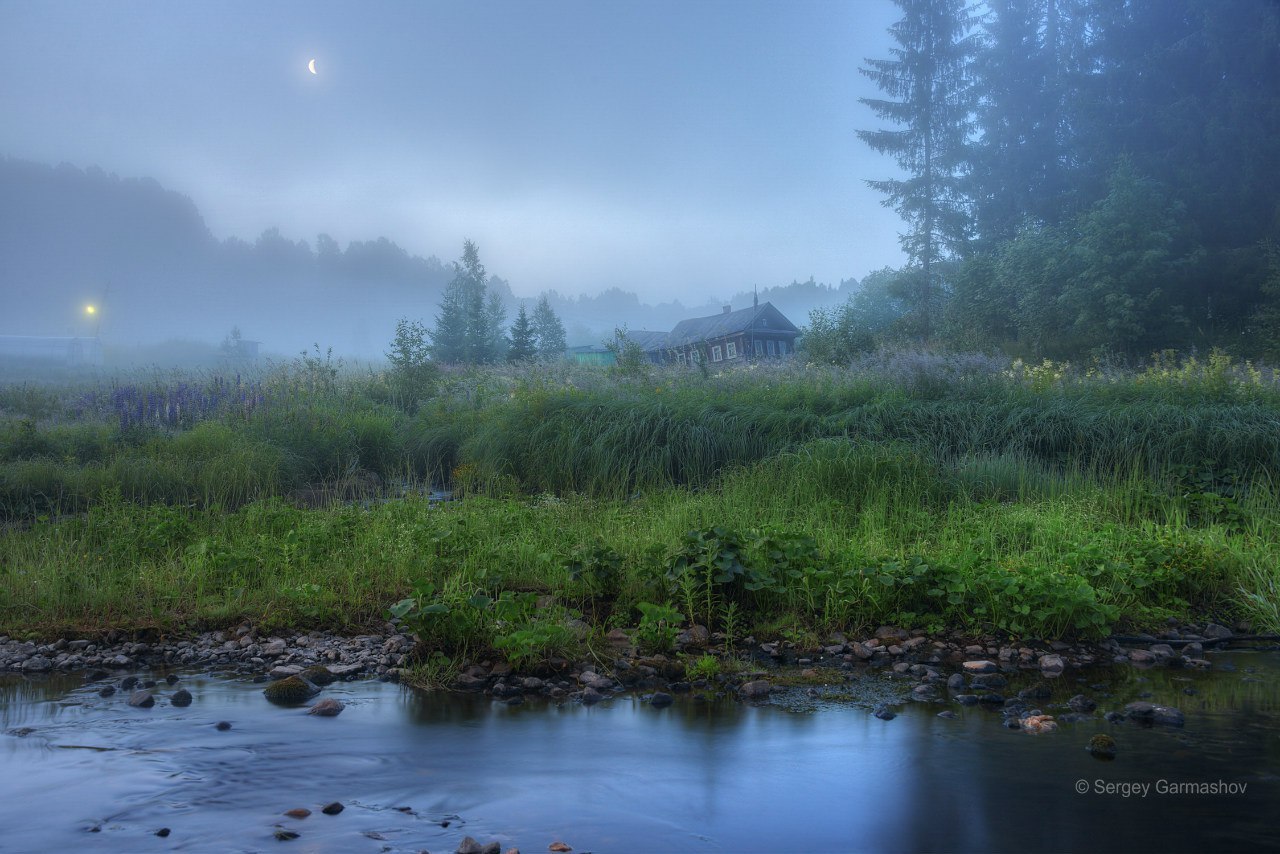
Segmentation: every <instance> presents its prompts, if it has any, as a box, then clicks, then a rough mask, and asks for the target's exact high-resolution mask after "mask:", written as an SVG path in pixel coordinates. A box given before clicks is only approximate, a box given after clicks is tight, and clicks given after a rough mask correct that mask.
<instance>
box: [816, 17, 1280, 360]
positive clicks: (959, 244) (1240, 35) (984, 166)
mask: <svg viewBox="0 0 1280 854" xmlns="http://www.w3.org/2000/svg"><path fill="white" fill-rule="evenodd" d="M895 3H896V4H897V5H898V7H899V8H900V9H901V11H902V18H901V19H900V20H899V21H898V22H897V23H895V24H894V25H893V27H891V29H890V33H891V35H892V36H893V39H894V43H895V45H894V47H893V48H892V49H891V51H890V54H891V55H890V57H889V58H882V59H868V60H867V61H866V66H865V67H864V68H863V69H862V71H863V73H864V74H866V75H867V76H868V77H869V78H870V79H872V80H873V81H874V82H875V83H876V84H877V86H878V87H879V89H880V91H881V93H882V95H883V97H881V98H868V99H864V102H865V103H866V104H867V105H868V106H869V107H870V108H871V109H872V111H873V112H874V113H875V114H876V115H877V116H878V117H879V118H881V119H882V120H884V121H885V123H886V127H884V128H881V129H875V130H866V131H860V132H859V136H860V138H861V139H862V141H864V142H865V143H867V144H868V145H870V146H871V147H872V148H874V149H875V150H877V151H879V152H881V153H884V154H887V155H890V156H892V157H893V158H894V160H895V161H896V163H897V165H898V166H899V167H900V169H901V172H902V173H903V174H902V177H899V178H892V179H886V180H872V181H869V182H868V183H869V184H870V185H871V186H872V187H874V188H876V189H878V190H880V191H881V192H882V193H883V194H884V204H885V205H886V206H888V207H890V208H892V209H893V210H895V211H896V212H897V213H898V214H899V216H900V217H901V218H902V220H903V222H904V226H905V227H904V230H903V232H902V234H901V242H902V248H903V250H904V253H905V254H906V257H907V264H906V265H905V266H904V267H903V268H902V269H901V270H891V271H881V273H878V274H873V275H872V276H869V277H868V278H867V280H864V282H863V289H862V290H861V291H860V292H859V294H857V295H855V296H854V297H852V298H851V299H850V300H849V301H848V302H847V303H846V304H845V305H844V306H842V307H840V308H838V309H833V310H827V311H818V312H815V314H814V315H813V317H812V320H813V323H812V324H811V330H810V331H811V333H813V334H811V335H810V343H811V349H812V348H816V349H817V350H818V351H821V352H822V353H824V354H828V355H832V354H834V355H832V357H833V358H840V357H841V354H844V353H847V352H849V351H851V350H856V349H859V348H863V347H866V346H871V345H874V344H875V343H877V342H883V341H885V340H888V339H892V338H899V339H905V340H912V341H917V342H920V341H925V342H936V343H942V344H945V345H949V346H954V347H962V348H965V349H973V348H979V349H991V348H1002V349H1004V350H1006V351H1009V352H1013V353H1017V354H1019V355H1034V356H1046V357H1055V358H1067V357H1079V356H1088V355H1092V356H1099V355H1113V356H1126V355H1129V356H1132V355H1139V356H1140V355H1144V354H1148V353H1150V352H1152V351H1154V350H1159V349H1164V348H1171V347H1172V348H1188V347H1210V346H1219V347H1224V348H1227V349H1231V350H1235V351H1237V352H1240V353H1242V354H1246V355H1260V356H1269V357H1276V356H1280V323H1278V322H1277V321H1280V253H1278V252H1277V249H1276V246H1277V243H1280V145H1277V143H1276V140H1277V139H1280V4H1276V3H1273V2H1268V0H1215V2H1212V3H1205V2H1203V0H1127V2H1123V3H1122V2H1116V0H988V2H987V3H986V4H985V11H984V12H983V13H982V14H977V13H975V12H974V7H973V6H972V5H970V4H968V3H966V2H964V0H895Z"/></svg>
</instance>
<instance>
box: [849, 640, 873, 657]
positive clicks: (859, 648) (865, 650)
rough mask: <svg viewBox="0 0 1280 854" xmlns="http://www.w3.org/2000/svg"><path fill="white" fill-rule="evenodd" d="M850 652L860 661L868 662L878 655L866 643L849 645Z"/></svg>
mask: <svg viewBox="0 0 1280 854" xmlns="http://www.w3.org/2000/svg"><path fill="white" fill-rule="evenodd" d="M849 652H850V653H852V655H853V657H854V658H856V659H858V660H859V661H866V660H867V659H868V658H871V656H873V655H875V654H876V653H875V650H873V649H872V648H871V647H869V646H867V645H866V644H864V643H851V644H849Z"/></svg>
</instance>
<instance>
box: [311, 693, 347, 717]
mask: <svg viewBox="0 0 1280 854" xmlns="http://www.w3.org/2000/svg"><path fill="white" fill-rule="evenodd" d="M345 708H346V706H345V705H344V704H343V703H342V701H341V700H335V699H333V698H332V697H327V698H325V699H323V700H321V701H320V702H318V703H316V704H315V705H313V706H312V707H311V708H309V709H307V714H309V715H318V716H319V717H322V718H336V717H337V716H338V715H340V714H342V710H343V709H345Z"/></svg>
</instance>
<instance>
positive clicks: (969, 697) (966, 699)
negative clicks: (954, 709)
mask: <svg viewBox="0 0 1280 854" xmlns="http://www.w3.org/2000/svg"><path fill="white" fill-rule="evenodd" d="M955 701H956V702H957V703H959V704H960V705H962V706H976V705H978V695H977V694H956V696H955Z"/></svg>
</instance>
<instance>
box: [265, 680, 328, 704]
mask: <svg viewBox="0 0 1280 854" xmlns="http://www.w3.org/2000/svg"><path fill="white" fill-rule="evenodd" d="M319 693H320V689H319V688H317V687H316V686H315V685H314V684H313V683H312V682H311V681H310V680H309V679H305V678H303V677H302V676H290V677H288V678H287V679H281V680H279V681H277V682H272V683H271V684H270V685H268V686H267V687H266V688H264V689H263V690H262V694H263V696H265V697H266V698H267V699H268V700H270V701H271V702H273V703H282V704H285V705H289V704H295V703H301V702H304V701H306V700H310V699H311V698H312V697H314V696H315V695H316V694H319Z"/></svg>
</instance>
